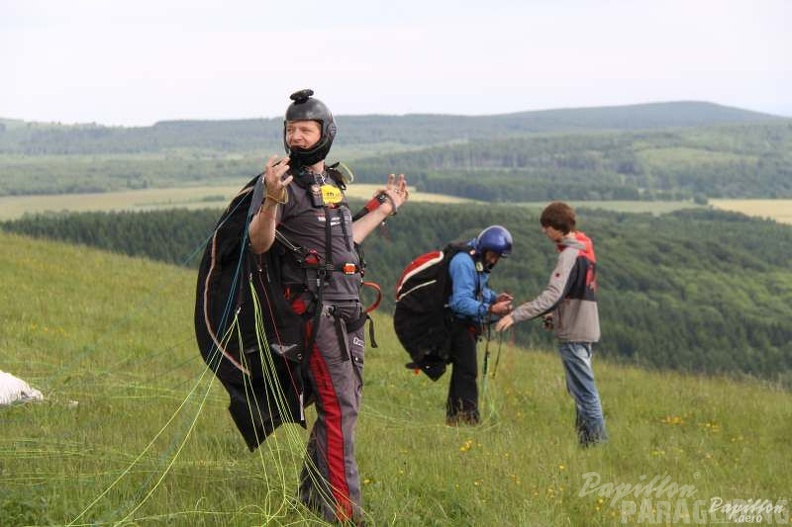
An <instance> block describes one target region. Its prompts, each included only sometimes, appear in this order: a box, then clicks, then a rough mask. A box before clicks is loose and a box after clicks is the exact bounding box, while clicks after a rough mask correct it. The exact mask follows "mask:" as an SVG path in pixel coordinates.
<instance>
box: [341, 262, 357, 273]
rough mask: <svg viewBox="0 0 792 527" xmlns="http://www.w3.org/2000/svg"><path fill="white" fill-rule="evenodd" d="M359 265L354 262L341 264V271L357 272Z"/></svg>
mask: <svg viewBox="0 0 792 527" xmlns="http://www.w3.org/2000/svg"><path fill="white" fill-rule="evenodd" d="M357 270H358V266H357V265H355V264H353V263H345V264H342V265H341V272H342V273H344V274H355V273H356V272H357Z"/></svg>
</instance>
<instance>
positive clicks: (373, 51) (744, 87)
mask: <svg viewBox="0 0 792 527" xmlns="http://www.w3.org/2000/svg"><path fill="white" fill-rule="evenodd" d="M304 87H311V88H313V89H314V90H315V91H316V95H317V97H319V98H320V99H322V100H323V101H324V102H325V103H327V104H328V106H329V107H330V108H331V110H332V111H333V112H334V113H335V114H336V115H343V114H357V115H360V114H372V113H378V114H398V115H401V114H407V113H445V114H462V115H484V114H496V113H510V112H518V111H526V110H541V109H550V108H573V107H591V106H612V105H624V104H635V103H644V102H657V101H676V100H700V101H710V102H715V103H719V104H723V105H727V106H735V107H740V108H745V109H750V110H757V111H763V112H768V113H774V114H779V115H786V116H792V0H656V1H655V0H652V1H650V0H622V1H616V0H612V1H608V0H588V1H586V0H489V1H483V0H390V1H379V0H367V1H364V0H280V1H277V2H276V1H273V0H255V1H254V0H250V1H248V0H223V1H208V0H189V1H187V0H156V1H155V0H0V117H6V118H14V119H24V120H27V121H47V122H50V121H55V122H62V123H89V122H96V123H100V124H106V125H124V126H143V125H151V124H153V123H154V122H156V121H160V120H168V119H242V118H259V117H279V116H281V115H283V112H284V110H285V108H286V106H287V104H288V102H289V100H288V95H289V94H290V93H291V92H293V91H295V90H297V89H300V88H304Z"/></svg>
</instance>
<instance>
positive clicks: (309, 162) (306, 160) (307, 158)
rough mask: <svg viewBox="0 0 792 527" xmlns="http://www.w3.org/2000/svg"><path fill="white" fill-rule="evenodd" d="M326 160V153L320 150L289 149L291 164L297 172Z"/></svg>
mask: <svg viewBox="0 0 792 527" xmlns="http://www.w3.org/2000/svg"><path fill="white" fill-rule="evenodd" d="M324 158H325V156H324V152H321V151H318V150H307V151H306V150H301V149H298V148H290V149H289V164H290V165H291V167H292V168H293V169H294V170H295V171H300V170H301V169H302V168H303V167H310V166H313V165H315V164H316V163H318V162H319V161H322V160H323V159H324Z"/></svg>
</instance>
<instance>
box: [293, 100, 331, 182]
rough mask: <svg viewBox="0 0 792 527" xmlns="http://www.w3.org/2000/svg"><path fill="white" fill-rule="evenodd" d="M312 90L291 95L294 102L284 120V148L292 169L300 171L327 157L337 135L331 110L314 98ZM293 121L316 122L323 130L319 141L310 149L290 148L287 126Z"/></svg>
mask: <svg viewBox="0 0 792 527" xmlns="http://www.w3.org/2000/svg"><path fill="white" fill-rule="evenodd" d="M313 94H314V91H313V90H311V89H304V90H299V91H296V92H294V93H292V94H291V96H290V99H291V100H292V101H294V102H292V103H291V104H290V105H289V107H288V108H287V109H286V116H285V118H284V120H283V147H284V148H285V149H286V154H287V155H288V156H289V159H290V162H289V164H290V165H291V166H292V169H294V170H295V171H299V169H300V168H301V167H303V166H311V165H314V164H316V163H318V162H319V161H322V160H323V159H324V158H325V157H327V154H328V152H330V147H331V146H332V144H333V139H334V138H335V134H336V124H335V119H334V118H333V114H332V113H331V112H330V109H329V108H328V107H327V106H326V105H325V104H324V103H323V102H322V101H320V100H319V99H316V98H314V97H313ZM291 121H316V122H318V123H319V125H320V127H321V129H322V135H321V137H320V138H319V141H318V142H317V143H316V144H315V145H313V146H312V147H310V148H307V149H305V148H290V147H289V144H288V142H287V141H286V124H287V123H289V122H291Z"/></svg>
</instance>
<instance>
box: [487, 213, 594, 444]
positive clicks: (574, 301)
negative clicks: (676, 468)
mask: <svg viewBox="0 0 792 527" xmlns="http://www.w3.org/2000/svg"><path fill="white" fill-rule="evenodd" d="M539 221H540V223H541V225H542V232H544V234H545V235H546V236H547V237H548V238H549V239H550V240H551V241H553V242H554V243H556V245H557V247H558V251H559V254H558V261H557V263H556V266H555V269H553V273H552V275H551V276H550V281H549V282H548V284H547V287H546V288H545V290H544V291H542V293H541V294H539V296H537V297H536V298H534V299H533V300H531V301H529V302H526V303H524V304H522V305H520V306H519V307H517V308H516V309H515V310H514V311H512V313H510V314H508V315H506V316H504V317H503V318H501V319H500V320H499V321H498V323H497V324H496V326H495V330H496V331H505V330H507V329H508V328H510V327H511V326H513V325H514V324H515V323H517V322H522V321H524V320H531V319H534V318H538V317H543V318H544V321H545V325H546V326H547V327H551V328H553V330H554V334H555V337H556V338H557V339H558V341H559V346H558V351H559V353H560V355H561V360H562V362H563V365H564V371H565V373H566V385H567V390H568V391H569V394H570V395H571V396H572V398H573V399H574V400H575V410H576V412H575V413H576V419H575V428H576V430H577V434H578V439H579V440H580V444H581V445H583V446H591V445H594V444H597V443H600V442H603V441H605V440H606V439H607V437H608V434H607V432H606V430H605V418H604V417H603V413H602V403H601V401H600V396H599V392H598V391H597V385H596V383H595V381H594V370H593V369H592V366H591V352H592V344H594V343H595V342H598V341H599V338H600V325H599V313H598V312H597V270H596V264H597V258H596V256H595V255H594V244H593V243H592V241H591V239H590V238H589V237H588V236H586V235H585V234H584V233H582V232H580V231H578V230H576V229H575V223H576V221H575V211H574V209H573V208H572V207H571V206H569V205H568V204H566V203H563V202H560V201H556V202H553V203H550V204H549V205H548V206H547V207H545V209H544V210H543V211H542V215H541V217H540V219H539Z"/></svg>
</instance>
